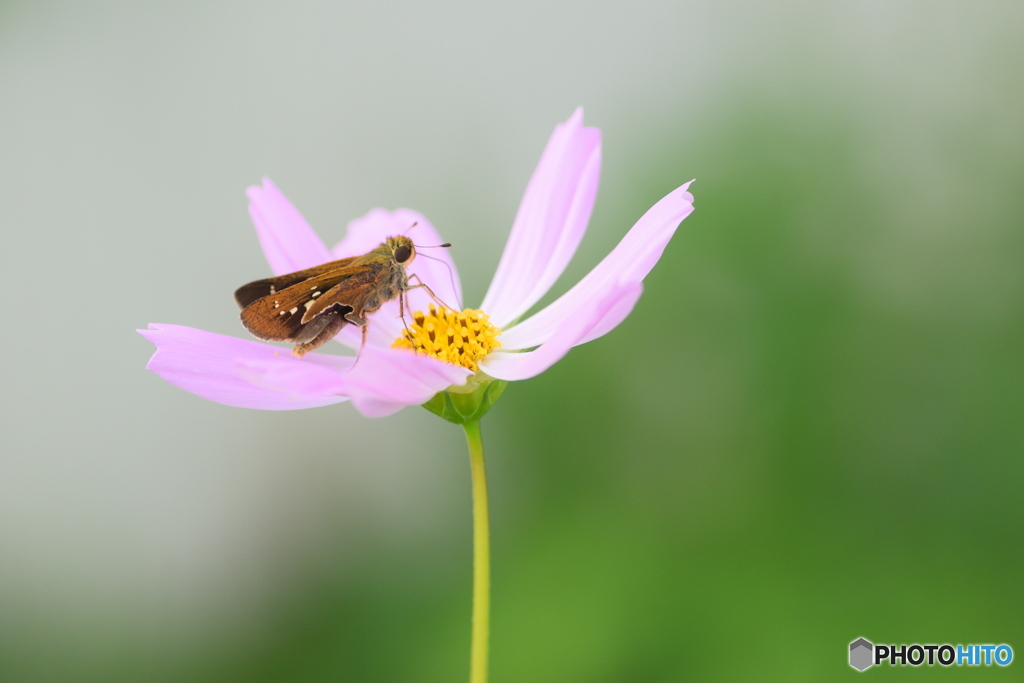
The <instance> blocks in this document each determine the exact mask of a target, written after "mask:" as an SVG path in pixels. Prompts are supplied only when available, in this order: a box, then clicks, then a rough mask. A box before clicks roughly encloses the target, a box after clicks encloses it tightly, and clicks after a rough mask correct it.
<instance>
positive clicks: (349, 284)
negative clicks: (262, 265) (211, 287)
mask: <svg viewBox="0 0 1024 683" xmlns="http://www.w3.org/2000/svg"><path fill="white" fill-rule="evenodd" d="M325 265H328V264H325ZM318 268H319V266H318ZM311 270H312V269H311ZM301 272H308V271H301ZM293 275H298V273H294V274H293ZM372 275H373V273H372V269H370V270H369V271H368V270H367V268H366V266H351V265H350V266H347V267H344V268H336V269H333V270H330V271H329V272H324V273H321V274H319V275H316V276H314V277H311V278H307V279H304V280H302V281H301V282H297V283H295V284H292V285H290V286H286V287H285V288H284V289H280V290H277V291H275V292H274V293H273V294H268V295H266V296H263V297H260V298H257V299H255V300H254V301H252V302H251V303H249V304H248V305H246V306H245V307H244V308H243V309H242V314H241V318H242V325H244V326H245V329H247V330H249V332H251V333H252V335H253V336H254V337H256V338H257V339H263V340H264V341H285V342H296V343H300V344H302V343H308V342H309V341H310V340H311V339H312V338H313V337H316V336H317V335H318V334H319V333H320V332H322V331H323V329H324V328H325V325H326V324H327V323H328V322H332V321H333V322H335V325H336V326H337V329H339V330H340V329H341V327H342V326H343V325H344V316H345V314H346V313H349V312H351V311H352V310H354V309H355V305H353V304H354V303H358V302H345V301H343V300H342V299H353V298H356V297H355V292H357V291H358V290H359V288H360V287H365V286H366V281H367V279H368V276H369V279H370V280H371V281H372ZM287 277H289V276H287V275H282V276H281V278H270V279H271V280H281V279H282V278H287ZM261 282H263V281H261ZM343 283H345V285H346V286H344V287H339V285H342V284H343ZM255 284H257V283H250V285H246V286H245V287H242V288H241V289H240V290H239V291H242V290H244V289H245V288H246V287H250V286H251V285H255ZM275 289H277V288H276V286H275ZM328 293H331V295H332V296H331V299H330V300H328V298H327V296H326V295H327V294H328ZM236 298H238V293H236ZM244 299H245V297H243V298H242V299H240V300H244ZM321 299H322V301H321ZM313 306H316V307H317V315H315V316H310V317H307V314H308V313H309V312H310V309H312V308H313ZM325 316H331V320H321V321H319V322H315V321H316V320H317V318H320V317H325ZM337 319H340V320H341V321H342V323H341V324H340V325H339V324H337ZM314 323H315V324H314Z"/></svg>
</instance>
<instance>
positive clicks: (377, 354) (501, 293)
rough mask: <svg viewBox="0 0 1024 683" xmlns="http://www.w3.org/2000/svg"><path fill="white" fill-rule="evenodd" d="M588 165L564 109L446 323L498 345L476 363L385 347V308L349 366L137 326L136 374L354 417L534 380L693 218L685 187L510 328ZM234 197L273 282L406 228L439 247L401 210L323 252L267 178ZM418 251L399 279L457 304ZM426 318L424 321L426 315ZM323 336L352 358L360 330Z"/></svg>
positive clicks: (570, 233) (599, 319) (581, 224)
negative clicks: (469, 289) (411, 279)
mask: <svg viewBox="0 0 1024 683" xmlns="http://www.w3.org/2000/svg"><path fill="white" fill-rule="evenodd" d="M600 168H601V134H600V131H599V130H598V129H596V128H587V127H584V126H583V112H582V110H581V109H580V110H577V111H576V112H575V113H574V114H573V115H572V117H570V118H569V120H568V121H566V122H565V123H563V124H560V125H559V126H557V127H556V128H555V132H554V133H553V134H552V135H551V139H550V140H549V141H548V145H547V147H546V148H545V150H544V154H543V156H541V160H540V163H539V164H538V166H537V169H536V170H535V171H534V173H533V177H532V178H531V179H530V183H529V185H528V186H527V188H526V193H525V195H524V196H523V201H522V204H520V206H519V212H518V214H517V215H516V219H515V222H514V223H513V225H512V232H511V234H510V235H509V239H508V244H507V245H506V246H505V251H504V253H503V254H502V257H501V261H500V263H499V264H498V270H497V272H496V273H495V276H494V280H493V281H492V282H491V286H490V288H489V289H488V291H487V294H486V296H485V297H484V299H483V303H482V304H481V306H480V310H479V311H466V312H465V313H464V314H462V317H461V318H460V321H458V322H455V323H454V324H456V325H462V326H468V327H469V328H472V329H476V328H477V327H480V328H481V329H483V334H484V336H487V337H488V338H489V339H491V340H492V341H493V340H494V339H495V338H496V339H497V342H498V343H499V344H500V346H499V347H497V348H491V347H492V346H493V344H483V345H480V344H476V345H475V346H474V349H475V350H476V356H475V357H473V358H472V359H471V362H469V363H464V365H456V364H452V363H449V362H444V361H442V360H439V359H438V358H436V357H434V356H430V355H426V354H423V353H412V352H410V351H409V350H407V349H402V348H394V345H395V343H396V340H398V339H400V338H401V337H402V336H403V331H404V329H405V326H404V324H403V322H402V320H401V319H400V317H399V307H398V306H399V305H398V301H397V300H396V301H391V302H388V303H387V304H385V305H384V306H383V307H382V308H381V309H380V310H379V311H377V312H376V313H374V314H372V315H371V316H370V324H369V328H368V333H367V343H366V347H365V348H364V349H363V350H362V352H361V354H360V356H359V362H358V363H355V362H354V361H355V356H354V355H352V356H334V355H327V354H321V353H308V354H306V355H305V356H303V357H302V358H296V357H293V356H292V355H291V354H290V353H289V352H288V350H287V349H283V348H281V347H277V346H273V345H270V344H266V343H263V342H258V341H255V340H249V339H236V338H234V337H228V336H224V335H220V334H214V333H212V332H205V331H203V330H198V329H194V328H190V327H182V326H180V325H163V324H151V325H150V326H149V329H148V330H139V332H140V333H141V334H142V335H143V336H144V337H146V338H147V339H149V340H150V341H151V342H153V343H154V344H156V347H157V350H156V353H155V354H154V355H153V357H152V359H151V360H150V361H149V364H148V365H147V368H148V369H150V370H152V371H154V372H156V373H157V374H158V375H160V376H161V377H163V378H164V379H166V380H167V381H168V382H170V383H172V384H174V385H176V386H179V387H181V388H182V389H185V390H186V391H190V392H192V393H194V394H196V395H198V396H202V397H203V398H207V399H210V400H212V401H217V402H219V403H224V404H227V405H231V406H239V407H243V408H260V409H264V410H290V409H298V408H312V407H315V406H324V405H328V404H331V403H339V402H341V401H349V400H350V401H352V403H353V405H354V406H355V407H356V409H357V410H358V411H359V412H361V413H362V414H363V415H365V416H367V417H383V416H385V415H390V414H392V413H395V412H397V411H398V410H401V409H402V408H403V407H405V406H408V405H420V404H423V403H426V402H427V401H428V400H430V399H431V398H432V397H434V396H435V395H436V394H438V393H439V392H444V391H445V390H451V391H453V392H456V393H459V392H464V391H466V389H465V388H464V387H467V386H472V385H473V384H474V383H481V382H486V381H488V380H491V379H498V380H506V381H511V380H521V379H528V378H530V377H533V376H535V375H537V374H540V373H541V372H544V370H546V369H548V368H549V367H551V366H552V365H553V364H554V363H556V362H557V361H558V360H559V359H561V358H562V357H563V356H564V355H565V354H566V353H567V352H568V351H569V349H571V348H572V347H573V346H576V345H577V344H582V343H585V342H588V341H591V340H593V339H597V338H598V337H600V336H602V335H604V334H606V333H607V332H609V331H610V330H612V329H613V328H615V327H616V326H617V325H618V324H619V323H620V322H622V321H623V320H624V319H625V318H626V316H627V315H629V313H630V311H632V309H633V306H634V304H636V301H637V299H638V298H639V297H640V293H641V291H642V289H643V285H642V281H643V279H644V277H645V276H646V275H647V273H649V272H650V270H651V268H653V267H654V264H655V263H657V262H658V259H659V258H660V257H661V254H662V252H663V251H664V249H665V246H666V245H667V244H668V241H669V239H670V238H671V237H672V235H673V234H674V233H675V231H676V228H677V227H678V226H679V223H680V222H681V221H682V220H683V219H684V218H686V217H687V216H688V215H689V214H690V213H691V212H692V211H693V195H691V194H690V193H689V191H688V188H689V185H690V183H686V184H685V185H683V186H682V187H680V188H678V189H676V190H674V191H673V192H671V193H670V194H668V195H667V196H666V197H664V198H663V199H662V200H661V201H659V202H658V203H657V204H655V205H654V206H653V207H651V209H650V210H648V211H647V213H645V214H644V215H643V217H641V218H640V220H639V221H637V223H636V225H634V226H633V228H632V229H631V230H630V231H629V233H627V234H626V236H625V237H624V238H623V239H622V241H621V242H620V243H619V244H618V246H616V247H615V249H613V250H612V252H611V253H610V254H609V255H608V256H607V257H606V258H605V259H604V260H603V261H601V263H599V264H598V265H597V266H596V267H595V268H594V269H593V270H592V271H591V272H590V273H589V274H588V275H587V276H586V277H584V278H583V279H582V280H581V281H580V282H579V283H578V284H577V285H576V286H575V287H573V288H572V289H570V290H569V291H568V292H566V293H565V294H563V295H562V296H561V297H559V298H558V299H557V300H556V301H554V302H553V303H551V304H550V305H548V306H546V307H545V308H543V309H541V310H540V311H538V312H536V313H534V314H533V315H531V316H529V317H528V318H526V319H524V320H521V321H520V320H519V319H520V318H521V317H522V316H523V315H524V314H525V313H526V312H527V311H529V310H530V308H531V307H532V306H533V305H534V304H536V303H537V301H538V300H540V298H541V297H542V296H544V294H546V293H547V291H548V289H550V287H551V286H552V285H553V284H554V282H555V280H556V279H557V278H558V277H559V275H561V274H562V271H563V270H564V269H565V267H566V265H567V264H568V263H569V259H570V258H572V256H573V254H574V253H575V251H576V248H577V246H579V243H580V240H581V239H582V237H583V233H584V232H585V231H586V227H587V222H588V221H589V219H590V213H591V210H592V209H593V206H594V199H595V197H596V194H597V185H598V176H599V175H600ZM691 182H692V181H691ZM248 196H249V213H250V215H251V216H252V220H253V223H254V224H255V226H256V232H257V235H258V237H259V240H260V244H261V246H262V247H263V252H264V254H265V255H266V257H267V261H268V262H269V263H270V269H271V270H272V271H273V273H274V274H275V275H282V274H285V273H290V272H293V271H297V270H302V269H304V268H310V267H312V266H315V265H318V264H320V263H324V262H327V261H331V260H334V259H339V258H344V257H347V256H355V255H359V254H363V253H366V252H368V251H370V250H371V249H373V248H374V247H376V246H377V245H379V244H380V243H381V242H383V241H384V239H385V238H386V237H388V236H391V235H398V234H402V233H404V232H406V231H407V230H408V229H409V226H411V225H412V224H413V223H417V224H418V225H417V227H416V228H415V230H414V231H413V232H412V233H410V235H411V236H413V237H414V238H415V241H416V243H417V244H419V245H434V244H441V238H440V236H439V235H438V233H437V231H436V230H435V229H434V227H433V226H432V225H431V224H430V222H429V221H427V220H426V218H424V217H423V216H422V215H420V214H418V213H416V212H415V211H410V210H408V209H398V210H396V211H385V210H383V209H375V210H373V211H371V212H370V213H368V214H367V215H365V216H363V217H362V218H359V219H356V220H354V221H352V222H351V223H350V224H349V226H348V233H347V235H346V236H345V238H344V239H343V240H342V241H341V242H340V243H338V244H337V245H336V246H335V247H334V248H332V249H328V248H327V247H326V246H325V245H324V243H323V242H322V241H321V240H320V238H319V237H318V236H317V235H316V233H314V232H313V230H312V229H311V228H310V226H309V225H308V224H307V223H306V221H305V219H303V217H302V215H301V214H299V212H298V211H297V210H296V209H295V207H294V206H292V204H291V203H290V202H289V201H288V200H287V199H286V198H285V196H284V195H283V194H282V193H281V192H280V191H279V190H278V189H277V188H276V187H275V186H274V185H273V184H272V183H271V182H270V181H269V180H267V179H264V181H263V185H262V186H259V187H251V188H249V190H248ZM428 255H429V256H431V257H433V258H435V259H438V260H431V259H428V258H424V257H423V254H420V255H419V256H418V257H416V258H415V259H414V261H413V262H412V263H411V264H410V265H409V267H408V269H407V270H408V272H409V275H410V276H412V275H414V274H415V275H418V276H419V278H420V279H421V280H422V281H423V282H425V283H428V284H429V285H430V287H431V289H432V290H433V291H434V293H435V294H436V296H437V298H438V299H440V300H441V301H444V302H446V303H448V304H451V305H453V306H455V307H456V308H458V309H461V307H462V291H461V288H460V285H459V279H458V274H457V271H456V269H455V264H454V263H453V262H452V260H451V256H450V253H449V250H446V249H438V250H432V251H431V252H430V253H429V254H428ZM449 269H450V270H449ZM408 300H409V304H410V306H411V308H412V309H413V310H414V311H426V310H429V304H430V303H431V302H432V299H431V298H430V295H429V294H427V293H426V291H424V289H413V290H410V291H409V292H408ZM452 316H458V314H456V313H454V312H450V313H448V318H447V319H444V318H442V319H441V320H440V321H437V320H434V322H435V323H437V324H441V325H444V324H446V323H447V324H453V318H452ZM427 318H428V319H431V318H430V315H429V313H428V315H427ZM431 320H433V319H431ZM421 321H422V322H423V325H422V326H421V325H419V323H420V322H421ZM467 321H468V322H467ZM429 324H431V323H430V320H427V321H424V320H423V317H422V316H418V317H417V318H416V320H415V322H414V323H413V325H414V328H415V329H416V330H417V331H422V329H421V328H423V327H425V326H427V325H429ZM471 331H472V330H471ZM462 332H463V333H466V332H467V330H466V329H463V330H462ZM456 336H458V335H456ZM470 336H472V335H470ZM337 339H338V340H339V341H341V342H342V343H344V344H346V345H348V346H350V347H352V348H353V349H358V348H359V344H360V332H359V330H358V328H356V327H355V326H352V325H349V326H346V327H345V328H344V329H343V330H342V332H341V333H340V334H339V335H338V337H337ZM474 343H475V342H469V344H470V345H473V344H474ZM407 345H408V344H407ZM467 348H468V347H467ZM443 351H444V349H439V350H438V351H437V353H438V355H439V356H441V357H444V354H443ZM467 366H468V367H467Z"/></svg>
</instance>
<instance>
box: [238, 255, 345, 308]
mask: <svg viewBox="0 0 1024 683" xmlns="http://www.w3.org/2000/svg"><path fill="white" fill-rule="evenodd" d="M357 258H359V257H358V256H352V257H350V258H343V259H338V260H337V261H330V262H328V263H321V264H320V265H319V266H313V267H312V268H306V269H305V270H298V271H296V272H294V273H288V274H286V275H278V276H277V277H268V278H266V279H264V280H256V281H255V282H250V283H249V284H247V285H242V286H241V287H239V288H238V289H237V290H235V302H236V303H238V307H239V308H245V307H246V306H248V305H249V304H251V303H253V302H254V301H256V300H257V299H262V298H263V297H265V296H269V295H271V294H276V293H278V292H281V291H283V290H285V289H287V288H288V287H291V286H292V285H295V284H298V283H300V282H303V281H305V280H308V279H310V278H314V277H317V276H319V275H324V274H326V273H330V272H332V271H336V270H343V269H345V268H348V267H349V266H351V265H353V264H354V262H355V260H356V259H357Z"/></svg>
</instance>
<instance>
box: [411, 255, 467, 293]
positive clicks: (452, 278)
mask: <svg viewBox="0 0 1024 683" xmlns="http://www.w3.org/2000/svg"><path fill="white" fill-rule="evenodd" d="M437 246H439V247H450V246H452V245H450V244H439V245H437ZM416 248H417V249H421V248H422V249H429V248H430V247H416ZM420 256H422V257H423V258H428V259H430V260H431V261H437V262H438V263H440V264H441V265H443V266H444V267H445V268H447V269H448V280H449V282H451V283H452V292H453V293H454V294H458V292H459V288H458V287H456V286H455V273H453V272H452V267H451V266H450V265H448V262H447V261H445V260H444V259H439V258H435V257H434V256H427V255H426V254H420ZM430 294H431V296H433V295H434V293H433V292H431V293H430ZM434 298H435V299H437V297H436V296H435V297H434ZM442 303H444V302H442ZM458 304H459V308H462V302H461V301H459V302H458ZM445 308H450V307H449V306H448V305H445Z"/></svg>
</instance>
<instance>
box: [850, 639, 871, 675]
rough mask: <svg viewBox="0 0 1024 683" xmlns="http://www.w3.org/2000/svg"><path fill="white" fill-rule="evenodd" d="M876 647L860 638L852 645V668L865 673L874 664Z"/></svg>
mask: <svg viewBox="0 0 1024 683" xmlns="http://www.w3.org/2000/svg"><path fill="white" fill-rule="evenodd" d="M874 650H875V646H874V645H872V644H871V643H870V642H869V641H867V640H865V639H864V638H858V639H857V640H855V641H853V642H852V643H850V666H852V667H853V668H854V669H856V670H857V671H863V670H864V669H866V668H868V667H869V666H871V665H872V664H874V663H875V662H874V657H872V654H873V653H874Z"/></svg>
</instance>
